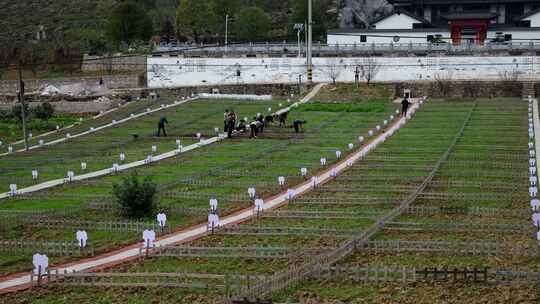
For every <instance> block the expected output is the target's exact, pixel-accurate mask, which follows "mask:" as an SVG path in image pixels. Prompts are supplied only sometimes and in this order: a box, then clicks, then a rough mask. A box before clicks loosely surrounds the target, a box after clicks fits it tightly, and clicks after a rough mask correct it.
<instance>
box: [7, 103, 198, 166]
mask: <svg viewBox="0 0 540 304" xmlns="http://www.w3.org/2000/svg"><path fill="white" fill-rule="evenodd" d="M197 99H199V97H193V98H187V99H184V100H177V101H175V102H174V103H171V104H165V105H163V106H162V107H159V108H156V109H153V110H149V111H146V112H142V113H139V114H132V115H130V116H129V117H126V118H124V119H120V120H118V121H116V122H114V123H113V122H111V123H109V124H106V125H102V126H99V127H95V128H92V129H89V130H88V131H84V132H81V133H78V134H73V135H70V136H69V137H63V138H59V139H55V140H52V141H49V142H46V143H43V145H39V144H38V145H35V146H31V147H29V148H28V149H29V150H35V149H38V148H42V147H47V146H52V145H56V144H59V143H63V142H66V141H68V140H70V139H74V138H77V137H81V136H85V135H88V134H92V133H95V132H98V131H101V130H103V129H107V128H110V127H112V126H117V125H120V124H123V123H125V122H128V121H130V120H133V119H137V118H139V117H143V116H146V115H150V114H153V113H155V112H158V111H161V110H165V109H169V108H173V107H176V106H179V105H183V104H185V103H187V102H190V101H193V100H197ZM116 109H118V108H116ZM113 110H115V109H113ZM110 112H112V110H110V111H109V112H107V113H110ZM101 115H105V113H104V114H101ZM98 117H100V115H98V116H95V117H94V119H95V118H98ZM74 126H75V125H71V126H67V127H65V128H63V130H67V129H69V128H72V127H74ZM55 132H58V131H57V130H55V131H51V132H48V133H44V134H41V135H39V136H37V137H43V136H45V135H49V134H53V133H55ZM21 142H22V141H18V142H17V143H21ZM25 151H26V150H25V149H24V148H23V149H19V150H16V151H13V152H12V153H9V152H6V153H2V154H0V157H1V156H6V155H13V154H14V153H19V152H25Z"/></svg>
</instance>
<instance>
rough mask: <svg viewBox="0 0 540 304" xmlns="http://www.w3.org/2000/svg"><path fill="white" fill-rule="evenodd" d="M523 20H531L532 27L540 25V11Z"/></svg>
mask: <svg viewBox="0 0 540 304" xmlns="http://www.w3.org/2000/svg"><path fill="white" fill-rule="evenodd" d="M523 20H529V21H531V27H540V12H539V13H536V14H534V15H532V16H529V17H527V18H524V19H523Z"/></svg>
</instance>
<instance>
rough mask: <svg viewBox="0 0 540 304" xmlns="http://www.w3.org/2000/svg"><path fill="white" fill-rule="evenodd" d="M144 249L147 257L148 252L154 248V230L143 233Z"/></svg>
mask: <svg viewBox="0 0 540 304" xmlns="http://www.w3.org/2000/svg"><path fill="white" fill-rule="evenodd" d="M143 240H144V244H143V246H144V248H145V249H146V256H148V250H149V249H150V248H152V247H153V246H154V241H155V240H156V233H155V232H154V230H145V231H143Z"/></svg>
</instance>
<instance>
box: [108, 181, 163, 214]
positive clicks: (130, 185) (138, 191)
mask: <svg viewBox="0 0 540 304" xmlns="http://www.w3.org/2000/svg"><path fill="white" fill-rule="evenodd" d="M113 195H114V197H115V199H116V202H117V203H118V204H119V205H120V206H121V207H122V208H123V210H124V211H125V212H126V215H127V216H128V217H131V218H144V217H151V216H153V215H154V213H155V211H156V209H157V186H156V184H155V183H153V182H152V180H151V179H150V178H148V177H147V178H145V179H144V180H143V181H142V182H141V180H140V179H139V176H138V174H137V172H134V173H132V174H131V175H129V176H127V177H124V178H123V180H122V183H121V184H114V185H113Z"/></svg>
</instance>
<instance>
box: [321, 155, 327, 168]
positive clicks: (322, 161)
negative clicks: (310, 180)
mask: <svg viewBox="0 0 540 304" xmlns="http://www.w3.org/2000/svg"><path fill="white" fill-rule="evenodd" d="M321 166H323V167H324V166H326V158H324V157H323V158H321Z"/></svg>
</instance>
